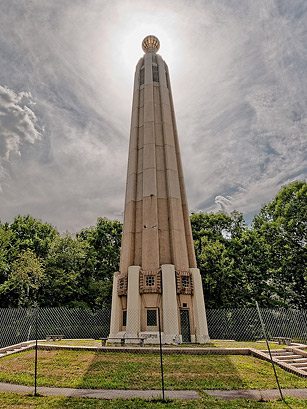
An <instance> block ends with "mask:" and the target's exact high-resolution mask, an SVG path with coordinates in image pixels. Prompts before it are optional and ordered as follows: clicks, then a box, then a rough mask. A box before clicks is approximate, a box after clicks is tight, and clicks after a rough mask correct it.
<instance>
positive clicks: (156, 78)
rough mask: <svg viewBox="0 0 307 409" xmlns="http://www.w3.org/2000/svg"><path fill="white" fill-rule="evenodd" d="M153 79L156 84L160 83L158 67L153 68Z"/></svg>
mask: <svg viewBox="0 0 307 409" xmlns="http://www.w3.org/2000/svg"><path fill="white" fill-rule="evenodd" d="M152 79H153V81H154V82H159V68H158V66H157V65H153V66H152Z"/></svg>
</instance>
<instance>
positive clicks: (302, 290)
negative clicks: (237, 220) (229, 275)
mask: <svg viewBox="0 0 307 409" xmlns="http://www.w3.org/2000/svg"><path fill="white" fill-rule="evenodd" d="M253 229H254V230H255V231H257V232H258V234H259V235H260V236H261V237H263V239H264V240H265V242H266V243H267V245H268V246H269V247H270V260H269V268H270V276H271V280H272V282H273V283H274V286H275V287H276V288H277V291H278V294H279V298H280V300H281V302H283V303H284V304H285V305H288V306H292V307H294V308H306V305H307V184H306V183H304V182H293V183H291V184H289V185H288V186H284V187H283V188H282V190H281V191H280V192H279V193H278V194H277V196H276V197H275V198H274V199H273V200H272V202H271V203H269V204H267V205H265V206H263V207H262V209H261V210H260V212H259V215H257V216H256V217H255V218H254V222H253Z"/></svg>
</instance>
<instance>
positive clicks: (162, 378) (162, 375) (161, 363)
mask: <svg viewBox="0 0 307 409" xmlns="http://www.w3.org/2000/svg"><path fill="white" fill-rule="evenodd" d="M158 319H159V341H160V365H161V383H162V400H163V402H164V401H165V393H164V373H163V359H162V357H163V355H162V339H161V319H160V307H158Z"/></svg>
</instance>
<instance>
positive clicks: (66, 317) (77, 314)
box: [0, 308, 307, 348]
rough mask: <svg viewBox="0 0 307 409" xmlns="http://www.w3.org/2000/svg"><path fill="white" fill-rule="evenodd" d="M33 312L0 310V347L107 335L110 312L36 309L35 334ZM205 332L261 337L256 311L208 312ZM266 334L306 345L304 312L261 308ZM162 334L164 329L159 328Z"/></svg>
mask: <svg viewBox="0 0 307 409" xmlns="http://www.w3.org/2000/svg"><path fill="white" fill-rule="evenodd" d="M36 312H37V311H36V310H35V309H22V308H1V309H0V348H3V347H6V346H8V345H13V344H17V343H20V342H25V341H28V340H34V339H36V338H37V339H45V338H46V336H47V335H53V334H56V335H63V338H65V339H79V338H80V339H86V338H88V339H100V338H107V337H108V335H109V333H110V317H111V313H110V310H108V309H101V310H98V311H96V312H92V311H90V310H84V309H68V308H40V309H38V326H37V333H36V327H35V314H36ZM206 312H207V323H208V331H209V336H210V338H211V339H228V340H231V339H232V340H236V341H255V340H259V339H262V338H263V334H262V330H261V326H260V322H259V316H258V313H257V310H256V308H250V309H243V308H242V309H221V310H214V309H207V311H206ZM261 314H262V316H263V319H264V322H265V325H266V329H267V332H268V335H269V337H270V338H271V339H273V338H274V337H281V336H282V337H289V338H292V339H293V340H296V341H298V342H307V310H285V309H279V310H271V309H261ZM162 332H163V329H162Z"/></svg>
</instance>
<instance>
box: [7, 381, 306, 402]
mask: <svg viewBox="0 0 307 409" xmlns="http://www.w3.org/2000/svg"><path fill="white" fill-rule="evenodd" d="M0 391H4V392H13V393H26V394H30V393H34V388H33V387H32V386H24V385H15V384H10V383H1V382H0ZM37 392H38V393H39V394H41V395H48V396H66V397H79V398H98V399H119V398H120V399H131V398H141V399H152V398H161V397H162V392H161V391H160V390H132V389H130V390H120V389H73V388H48V387H38V388H37ZM204 392H205V393H207V394H208V395H210V396H212V397H214V398H217V399H224V400H231V399H250V400H257V401H260V400H264V401H268V400H274V399H279V398H280V394H279V391H278V389H267V390H247V389H240V390H232V391H225V390H204ZM282 392H283V395H284V397H287V396H291V397H294V398H299V399H307V388H305V389H283V390H282ZM165 398H166V399H181V400H196V399H200V395H199V393H198V392H197V391H192V390H186V391H185V390H178V391H177V390H176V391H165Z"/></svg>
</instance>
